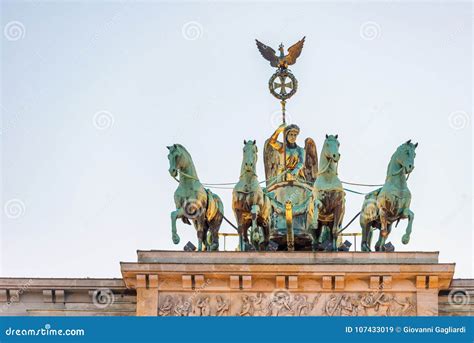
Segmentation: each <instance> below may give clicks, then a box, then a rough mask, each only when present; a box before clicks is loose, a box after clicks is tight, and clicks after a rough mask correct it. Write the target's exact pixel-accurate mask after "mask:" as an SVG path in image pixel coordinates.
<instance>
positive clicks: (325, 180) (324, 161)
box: [311, 135, 346, 251]
mask: <svg viewBox="0 0 474 343" xmlns="http://www.w3.org/2000/svg"><path fill="white" fill-rule="evenodd" d="M337 137H338V136H337V135H335V136H333V135H330V136H328V135H326V140H325V141H324V145H323V148H322V151H321V156H320V161H319V172H318V176H317V178H316V181H315V182H314V188H315V189H314V194H315V195H314V197H315V201H314V216H313V224H312V225H311V229H312V230H311V231H312V235H313V250H323V249H324V248H323V246H322V244H321V243H324V242H323V241H324V236H325V235H324V234H323V233H324V232H323V229H324V227H328V228H329V229H328V235H327V236H328V238H329V240H330V241H331V246H330V249H328V250H332V251H336V250H337V238H338V236H339V229H340V227H341V224H342V219H343V218H344V212H345V195H346V194H345V192H344V189H343V187H342V183H341V180H339V177H338V176H337V164H338V163H339V158H340V157H341V154H340V153H339V141H338V140H337Z"/></svg>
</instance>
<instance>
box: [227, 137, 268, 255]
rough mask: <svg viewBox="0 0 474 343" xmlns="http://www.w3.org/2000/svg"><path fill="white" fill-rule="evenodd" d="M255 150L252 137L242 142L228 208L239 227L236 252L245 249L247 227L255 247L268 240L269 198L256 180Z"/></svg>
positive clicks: (264, 247) (266, 242)
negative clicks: (241, 155) (238, 173)
mask: <svg viewBox="0 0 474 343" xmlns="http://www.w3.org/2000/svg"><path fill="white" fill-rule="evenodd" d="M257 156H258V149H257V144H256V142H255V141H254V140H249V141H244V157H243V160H242V167H241V169H240V178H239V182H238V183H237V184H236V185H235V187H234V190H233V191H232V209H233V210H234V214H235V218H236V220H237V226H238V230H239V245H240V251H245V250H247V249H246V247H247V245H248V244H249V239H248V232H247V231H248V229H249V228H250V227H252V237H251V238H252V243H253V245H254V246H255V247H256V248H258V249H259V250H265V249H266V248H267V246H268V241H269V229H270V214H271V204H270V199H269V198H268V197H267V196H266V195H265V194H264V193H263V191H262V188H261V187H260V184H259V182H258V178H257V174H256V167H257Z"/></svg>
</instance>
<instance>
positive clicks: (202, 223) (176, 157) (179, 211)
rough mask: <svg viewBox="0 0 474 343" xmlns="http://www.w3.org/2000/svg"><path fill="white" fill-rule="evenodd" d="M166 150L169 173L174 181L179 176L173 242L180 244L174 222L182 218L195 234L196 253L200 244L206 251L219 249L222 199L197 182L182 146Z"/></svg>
mask: <svg viewBox="0 0 474 343" xmlns="http://www.w3.org/2000/svg"><path fill="white" fill-rule="evenodd" d="M167 148H168V150H169V154H168V160H169V163H170V167H169V173H170V175H171V176H172V177H173V178H176V177H177V176H178V174H179V186H178V188H177V189H176V191H175V192H174V202H175V205H176V211H173V212H171V232H172V237H173V243H174V244H178V243H179V236H178V233H177V232H176V220H177V219H178V218H181V219H182V220H183V222H184V223H186V224H188V225H190V224H191V223H190V220H191V221H192V222H193V224H194V227H195V228H196V231H197V237H198V251H202V250H203V246H202V243H203V241H204V242H205V245H206V250H211V251H214V250H219V229H220V227H221V224H222V219H223V218H224V206H223V205H222V201H221V199H220V198H219V196H217V195H216V194H214V193H212V192H211V191H210V190H209V189H205V188H204V187H203V185H202V184H201V182H200V181H199V179H198V176H197V173H196V168H195V167H194V163H193V160H192V159H191V155H190V154H189V152H188V151H187V150H186V149H185V148H184V147H183V146H182V145H181V144H174V145H172V146H168V147H167ZM208 233H210V237H208Z"/></svg>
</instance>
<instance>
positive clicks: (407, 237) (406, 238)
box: [402, 234, 410, 244]
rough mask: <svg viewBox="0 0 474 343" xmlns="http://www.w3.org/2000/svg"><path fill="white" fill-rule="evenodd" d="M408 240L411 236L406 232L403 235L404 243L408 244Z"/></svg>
mask: <svg viewBox="0 0 474 343" xmlns="http://www.w3.org/2000/svg"><path fill="white" fill-rule="evenodd" d="M408 242H410V236H409V235H407V234H405V235H403V236H402V243H403V244H408Z"/></svg>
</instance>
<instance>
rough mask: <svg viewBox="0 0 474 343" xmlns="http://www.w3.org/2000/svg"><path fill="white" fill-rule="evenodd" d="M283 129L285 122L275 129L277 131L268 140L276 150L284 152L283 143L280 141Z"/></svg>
mask: <svg viewBox="0 0 474 343" xmlns="http://www.w3.org/2000/svg"><path fill="white" fill-rule="evenodd" d="M283 130H285V126H284V124H283V125H280V126H279V127H278V128H277V129H276V130H275V132H274V133H273V135H272V136H271V137H270V139H269V140H268V143H269V144H270V145H271V146H272V148H273V149H276V150H277V151H279V152H283V144H281V143H280V142H279V141H278V136H279V135H280V133H282V132H283Z"/></svg>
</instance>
